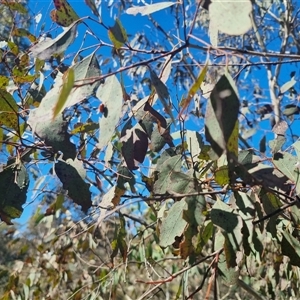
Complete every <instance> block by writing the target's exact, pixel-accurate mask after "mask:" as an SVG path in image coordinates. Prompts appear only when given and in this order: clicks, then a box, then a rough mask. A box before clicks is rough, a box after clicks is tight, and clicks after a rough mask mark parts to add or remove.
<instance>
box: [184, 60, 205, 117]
mask: <svg viewBox="0 0 300 300" xmlns="http://www.w3.org/2000/svg"><path fill="white" fill-rule="evenodd" d="M206 72H207V63H206V64H205V66H204V67H203V69H202V70H201V72H200V74H199V76H198V78H197V80H196V81H195V82H194V83H193V85H192V86H191V88H190V90H189V92H188V95H187V97H186V98H184V99H183V100H182V101H181V103H180V106H181V107H182V109H181V111H180V113H179V116H178V118H179V119H180V116H181V114H182V113H183V112H184V111H185V110H186V109H187V108H188V107H189V105H190V103H191V100H192V99H193V97H194V96H195V94H196V93H197V91H198V90H199V89H200V87H201V84H202V82H203V80H204V79H205V76H206Z"/></svg>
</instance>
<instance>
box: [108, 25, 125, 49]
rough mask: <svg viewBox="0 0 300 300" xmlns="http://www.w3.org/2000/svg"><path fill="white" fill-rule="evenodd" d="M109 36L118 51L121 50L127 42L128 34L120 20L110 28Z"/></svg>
mask: <svg viewBox="0 0 300 300" xmlns="http://www.w3.org/2000/svg"><path fill="white" fill-rule="evenodd" d="M108 36H109V39H110V40H111V41H112V43H113V45H114V47H115V48H116V49H120V48H121V47H122V46H123V44H125V43H126V42H127V33H126V31H125V29H124V27H123V26H122V24H121V21H120V20H119V19H116V22H115V24H114V26H113V27H109V30H108Z"/></svg>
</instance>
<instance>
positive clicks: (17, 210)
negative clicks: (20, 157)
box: [0, 162, 29, 224]
mask: <svg viewBox="0 0 300 300" xmlns="http://www.w3.org/2000/svg"><path fill="white" fill-rule="evenodd" d="M28 185H29V176H28V174H27V170H26V168H25V167H24V166H23V164H22V163H21V162H14V163H12V164H10V165H8V166H6V167H5V169H4V170H3V171H2V172H0V194H1V200H0V217H1V219H2V220H3V221H4V222H6V223H7V224H12V223H11V222H10V220H11V219H14V218H19V217H20V216H21V214H22V212H23V208H22V206H23V204H24V203H25V202H26V193H27V189H28Z"/></svg>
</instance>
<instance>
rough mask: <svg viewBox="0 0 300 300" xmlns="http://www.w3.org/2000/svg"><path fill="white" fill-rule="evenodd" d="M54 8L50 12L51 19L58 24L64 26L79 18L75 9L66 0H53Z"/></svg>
mask: <svg viewBox="0 0 300 300" xmlns="http://www.w3.org/2000/svg"><path fill="white" fill-rule="evenodd" d="M53 3H54V6H55V8H56V9H53V10H52V11H51V13H50V16H51V19H52V20H53V21H54V22H56V23H57V24H58V25H60V26H63V27H66V26H70V25H71V24H72V23H73V22H74V21H77V20H78V19H79V17H78V15H77V14H76V12H75V10H74V9H73V8H72V6H71V5H70V4H69V3H68V1H66V0H53Z"/></svg>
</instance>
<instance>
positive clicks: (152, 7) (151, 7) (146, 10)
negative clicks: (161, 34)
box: [126, 2, 177, 16]
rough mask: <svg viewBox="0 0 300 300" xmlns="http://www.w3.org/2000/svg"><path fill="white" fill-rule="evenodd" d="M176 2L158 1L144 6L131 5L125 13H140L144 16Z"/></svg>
mask: <svg viewBox="0 0 300 300" xmlns="http://www.w3.org/2000/svg"><path fill="white" fill-rule="evenodd" d="M176 3H177V2H160V3H155V4H148V5H145V6H133V7H130V8H128V9H127V10H126V13H127V14H129V15H137V14H139V13H140V14H141V15H142V16H146V15H149V14H152V13H154V12H156V11H159V10H162V9H165V8H168V7H170V6H172V5H174V4H176Z"/></svg>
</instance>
